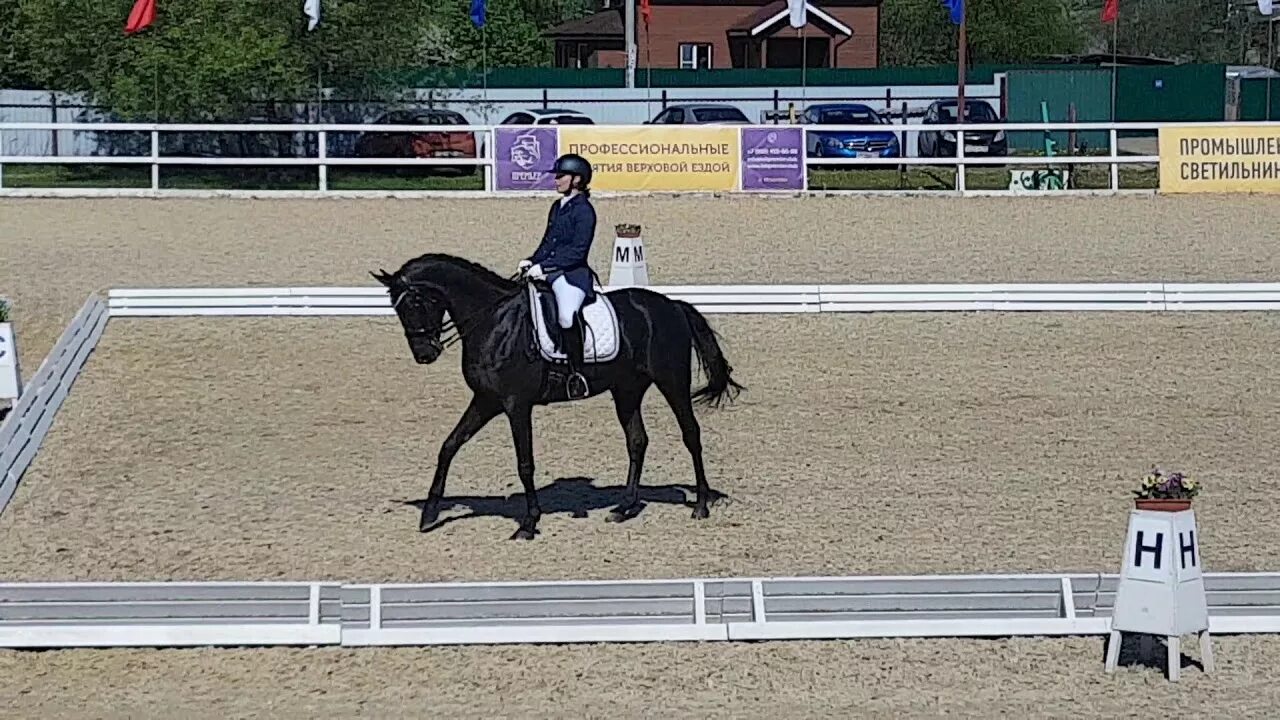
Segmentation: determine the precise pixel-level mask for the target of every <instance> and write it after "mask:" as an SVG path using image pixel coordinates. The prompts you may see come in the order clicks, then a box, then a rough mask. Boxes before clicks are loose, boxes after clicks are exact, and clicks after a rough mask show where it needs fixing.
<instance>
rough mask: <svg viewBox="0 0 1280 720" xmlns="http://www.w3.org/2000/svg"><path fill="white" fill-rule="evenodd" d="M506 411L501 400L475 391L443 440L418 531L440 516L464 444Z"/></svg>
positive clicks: (425, 529)
mask: <svg viewBox="0 0 1280 720" xmlns="http://www.w3.org/2000/svg"><path fill="white" fill-rule="evenodd" d="M500 412H502V406H501V405H499V404H498V403H497V402H495V401H493V400H491V399H489V398H485V397H481V396H480V395H473V396H472V397H471V403H470V404H469V405H467V409H466V410H464V411H463V413H462V417H460V418H458V423H457V425H455V426H454V427H453V431H452V432H450V433H449V437H446V438H445V439H444V442H443V443H441V444H440V452H439V454H438V455H437V456H436V474H435V477H434V478H432V480H431V490H430V491H428V492H427V501H426V503H424V504H423V506H422V518H421V519H420V520H419V521H418V531H419V532H426V531H427V530H428V529H430V527H431V526H432V525H434V524H435V523H436V520H437V519H439V517H440V500H441V498H443V497H444V482H445V478H446V477H447V476H448V475H449V465H450V464H451V463H452V462H453V457H454V456H455V455H457V454H458V450H459V449H461V448H462V446H463V445H464V444H465V443H466V442H467V441H468V440H470V439H471V438H472V437H474V436H475V434H476V433H478V432H480V430H481V428H483V427H484V426H485V425H487V424H488V423H489V421H490V420H492V419H493V418H495V417H497V415H498V413H500Z"/></svg>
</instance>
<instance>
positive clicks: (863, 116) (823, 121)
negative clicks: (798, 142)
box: [804, 103, 900, 158]
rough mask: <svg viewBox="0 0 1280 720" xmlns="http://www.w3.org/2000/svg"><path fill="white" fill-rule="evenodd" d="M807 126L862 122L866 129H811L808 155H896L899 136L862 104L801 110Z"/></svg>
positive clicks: (885, 121)
mask: <svg viewBox="0 0 1280 720" xmlns="http://www.w3.org/2000/svg"><path fill="white" fill-rule="evenodd" d="M804 122H805V124H809V125H859V126H861V125H865V126H867V127H866V129H865V130H864V129H856V130H854V129H848V130H810V131H809V132H808V133H806V135H807V153H806V154H807V155H808V156H809V157H811V158H892V157H899V152H900V148H899V147H898V136H897V134H896V133H894V132H893V130H892V127H893V126H892V125H890V124H889V121H888V120H885V119H884V117H882V116H881V115H880V113H877V112H876V111H875V110H872V109H871V108H870V107H868V106H867V105H863V104H862V103H822V104H818V105H810V106H809V107H808V109H806V110H805V111H804Z"/></svg>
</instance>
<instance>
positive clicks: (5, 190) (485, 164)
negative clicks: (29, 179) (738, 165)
mask: <svg viewBox="0 0 1280 720" xmlns="http://www.w3.org/2000/svg"><path fill="white" fill-rule="evenodd" d="M1276 124H1277V123H1268V122H1238V123H1232V125H1233V126H1244V127H1248V126H1274V125H1276ZM1204 125H1205V123H1169V122H1164V123H1160V122H1145V123H1141V122H1126V123H1112V122H1076V123H1067V122H1051V123H1045V122H1037V123H964V124H959V123H939V124H931V125H922V124H907V125H875V126H869V125H796V126H791V125H744V126H732V127H735V128H739V127H741V128H760V129H764V130H777V129H780V128H790V127H797V128H800V129H801V131H802V138H803V140H802V145H801V148H800V151H801V152H800V160H801V162H802V163H803V170H804V171H805V172H804V174H805V175H806V177H807V175H808V172H807V171H808V170H809V169H810V167H811V166H815V165H821V166H840V167H849V168H859V167H860V168H896V167H900V166H901V167H907V166H914V165H932V166H942V167H947V166H954V167H956V168H957V169H958V170H957V172H956V185H955V189H954V192H956V193H960V194H1009V193H1010V192H1012V191H1010V190H1007V189H1006V190H980V191H971V190H969V189H968V187H967V183H966V172H967V171H968V170H969V169H970V168H973V167H984V166H986V167H994V166H1006V167H1009V168H1015V169H1016V168H1020V167H1026V168H1032V167H1057V168H1061V167H1063V166H1065V165H1075V166H1081V165H1099V164H1101V165H1107V166H1109V168H1110V178H1109V184H1108V188H1107V189H1106V190H1102V191H1101V192H1110V193H1116V192H1152V191H1151V190H1149V189H1139V190H1124V189H1121V187H1120V175H1119V173H1120V170H1119V169H1120V167H1121V166H1123V165H1145V166H1148V167H1152V166H1155V165H1158V164H1159V161H1160V158H1159V156H1158V155H1149V154H1122V153H1120V151H1119V147H1120V137H1119V136H1120V133H1122V132H1141V133H1150V134H1152V135H1153V136H1154V134H1155V133H1156V132H1157V131H1158V130H1159V129H1161V128H1172V127H1184V126H1185V127H1203V126H1204ZM496 127H503V128H511V127H514V126H494V125H451V126H447V127H445V126H422V125H372V124H239V125H238V124H156V123H97V122H91V123H51V122H46V123H0V139H2V138H3V136H4V134H5V133H6V132H11V133H16V132H31V131H47V132H51V133H67V132H94V133H108V132H113V133H114V132H119V133H147V134H149V136H150V150H149V152H147V153H145V154H139V155H56V156H54V155H0V196H4V195H12V196H36V197H54V196H69V197H93V196H121V197H125V196H145V197H150V196H192V195H197V196H211V195H214V196H253V197H276V196H279V197H296V196H325V195H328V196H335V197H337V196H341V197H400V196H403V197H413V196H431V195H451V196H458V195H467V194H470V195H485V196H489V195H509V196H519V195H528V194H530V193H529V192H527V191H519V190H508V191H500V192H498V191H495V172H496V169H497V163H498V162H499V160H498V159H496V158H495V156H494V148H495V146H496V143H495V138H494V129H495V128H496ZM529 127H530V128H531V129H532V128H540V127H549V128H554V127H556V126H529ZM566 127H567V126H566ZM572 127H573V128H574V131H575V132H582V131H583V129H584V128H590V129H600V130H604V131H609V130H622V131H632V132H634V131H638V130H641V129H643V128H653V127H657V128H665V127H678V126H645V125H592V126H582V125H575V126H572ZM699 127H705V126H699ZM961 129H963V130H965V131H969V132H978V131H998V132H1004V133H1010V132H1050V131H1052V132H1066V131H1072V130H1074V131H1078V132H1099V131H1102V132H1107V133H1108V134H1109V144H1108V146H1107V150H1106V153H1105V154H1093V155H1075V156H1067V155H1055V156H1053V157H1045V156H1043V155H1009V156H995V157H988V156H976V155H966V150H965V144H964V143H963V142H962V143H958V149H957V154H956V155H954V156H950V157H851V158H840V157H809V156H808V153H807V151H806V148H808V147H809V142H810V141H809V135H810V133H814V132H819V133H831V132H842V131H853V132H860V133H861V132H868V131H873V132H886V133H893V134H895V135H899V136H902V137H905V136H906V135H907V134H912V133H918V132H922V131H926V130H927V131H928V132H939V133H951V134H953V135H954V133H956V132H959V131H960V130H961ZM387 132H395V133H418V134H422V133H429V132H450V133H459V132H469V133H473V134H474V136H475V138H476V147H477V157H474V158H466V157H445V158H433V157H405V158H363V157H329V155H328V152H327V148H328V146H329V135H330V134H333V133H387ZM170 133H290V134H292V135H294V137H295V141H294V143H293V144H294V145H295V146H296V147H297V148H304V147H306V146H307V143H305V142H300V140H302V139H305V138H307V137H308V136H310V135H314V136H315V146H316V148H317V150H316V153H315V154H314V155H307V154H305V153H304V152H303V151H302V150H301V149H299V150H298V151H297V153H296V154H295V156H293V157H226V156H214V157H210V156H175V155H166V154H163V153H162V152H161V136H162V135H165V134H170ZM0 147H3V143H0ZM741 151H742V148H741V147H739V152H740V153H741ZM40 164H78V165H133V166H144V167H149V168H150V170H151V182H150V187H145V188H117V187H104V188H23V187H5V185H4V167H5V166H6V165H9V166H13V165H40ZM177 165H182V166H224V167H226V166H236V167H315V168H317V169H318V176H317V177H318V179H317V185H316V188H315V189H314V190H280V191H268V190H183V189H169V188H162V187H161V182H160V175H161V168H163V167H165V166H177ZM431 165H439V166H466V165H473V166H478V167H480V168H482V169H483V175H484V189H483V190H471V191H468V190H386V191H383V190H332V189H330V187H329V180H328V169H329V168H332V167H349V166H381V167H412V166H418V167H423V166H431ZM807 189H808V185H807V181H806V184H805V187H804V188H803V189H800V190H796V191H795V192H804V191H807ZM748 192H749V191H748ZM815 192H822V193H842V192H857V193H862V192H884V193H893V194H900V193H904V192H926V193H936V192H938V191H905V190H880V191H876V190H835V189H833V190H827V189H822V190H816V189H815ZM942 192H948V191H942ZM1046 192H1050V193H1053V194H1062V193H1072V192H1087V193H1096V192H1100V191H1099V190H1079V191H1073V190H1027V191H1019V193H1018V194H1031V195H1037V194H1043V193H1046ZM539 194H541V193H539ZM598 194H602V195H609V194H650V193H648V192H640V191H636V192H632V193H609V192H600V193H598Z"/></svg>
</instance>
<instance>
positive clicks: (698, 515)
mask: <svg viewBox="0 0 1280 720" xmlns="http://www.w3.org/2000/svg"><path fill="white" fill-rule="evenodd" d="M709 517H711V511H710V510H708V509H707V508H706V507H695V508H694V509H693V519H694V520H706V519H707V518H709Z"/></svg>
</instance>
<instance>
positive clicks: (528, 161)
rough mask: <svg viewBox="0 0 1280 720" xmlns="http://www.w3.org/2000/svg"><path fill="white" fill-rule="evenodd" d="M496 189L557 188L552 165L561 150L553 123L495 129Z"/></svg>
mask: <svg viewBox="0 0 1280 720" xmlns="http://www.w3.org/2000/svg"><path fill="white" fill-rule="evenodd" d="M493 144H494V146H495V147H494V153H493V162H494V168H495V169H494V178H493V187H494V189H495V190H555V188H556V180H555V177H554V176H553V175H552V174H551V167H552V165H554V164H555V162H556V157H557V156H558V155H559V154H560V153H559V147H558V143H557V141H556V129H555V128H554V127H516V126H512V127H498V128H494V131H493Z"/></svg>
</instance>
